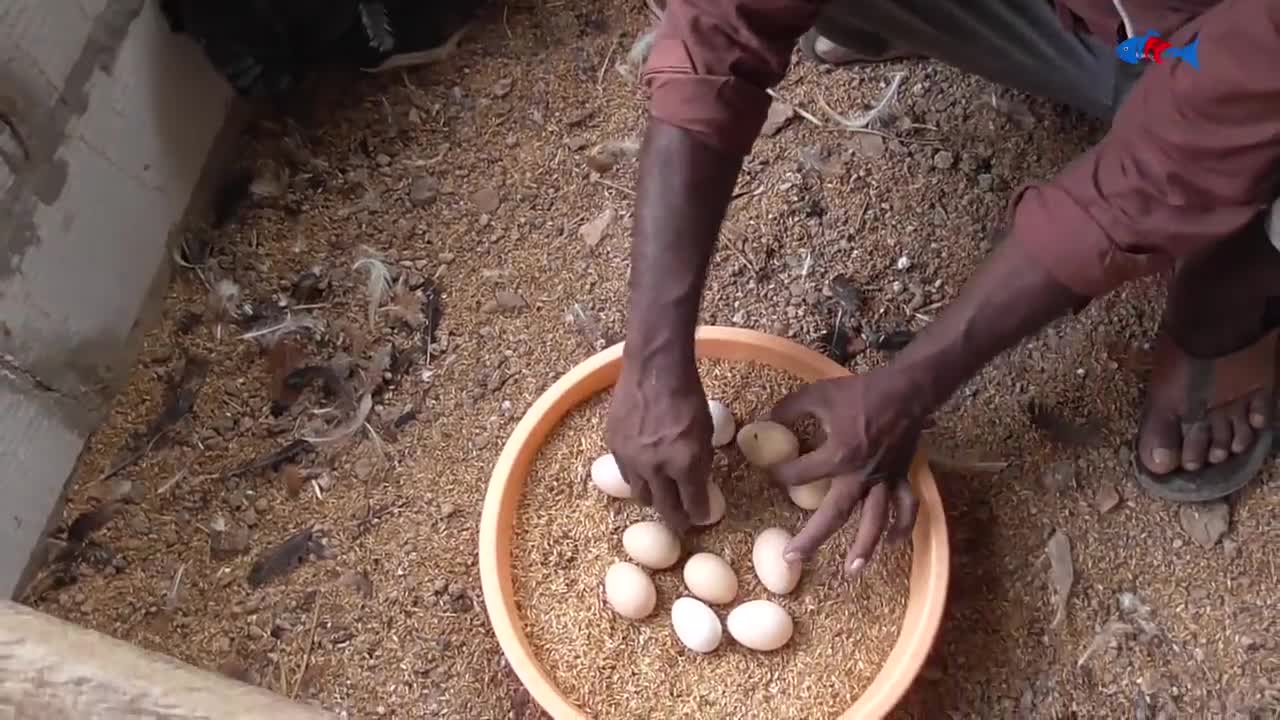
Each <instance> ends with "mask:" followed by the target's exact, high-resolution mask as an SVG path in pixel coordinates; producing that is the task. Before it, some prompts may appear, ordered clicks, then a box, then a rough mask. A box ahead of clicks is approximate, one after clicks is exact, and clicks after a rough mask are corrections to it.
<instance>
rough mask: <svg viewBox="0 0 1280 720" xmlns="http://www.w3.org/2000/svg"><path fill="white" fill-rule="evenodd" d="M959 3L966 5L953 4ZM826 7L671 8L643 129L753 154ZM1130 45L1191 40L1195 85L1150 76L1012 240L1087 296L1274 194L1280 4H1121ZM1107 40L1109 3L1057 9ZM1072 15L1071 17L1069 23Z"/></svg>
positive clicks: (1189, 248)
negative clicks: (804, 38)
mask: <svg viewBox="0 0 1280 720" xmlns="http://www.w3.org/2000/svg"><path fill="white" fill-rule="evenodd" d="M957 1H963V0H957ZM824 4H825V2H823V0H669V2H668V4H667V9H666V13H665V15H664V18H663V21H662V24H661V26H660V28H659V30H658V37H657V40H656V42H655V43H654V47H653V51H652V53H651V54H650V56H649V61H648V64H647V65H646V68H645V72H644V75H643V80H644V83H645V85H646V86H647V87H648V89H649V91H650V113H651V114H652V115H653V116H654V117H656V118H658V119H660V120H663V121H664V122H667V123H670V124H672V125H676V126H678V127H681V128H684V129H686V130H689V131H691V132H693V133H695V134H697V135H698V136H700V137H701V138H703V139H704V140H705V141H706V142H708V143H710V144H711V145H713V146H715V147H718V148H720V149H721V150H723V151H725V152H726V153H730V154H733V155H737V156H741V155H745V154H746V153H748V152H750V149H751V146H752V144H753V143H754V141H755V138H756V136H757V135H759V132H760V128H761V126H762V125H763V123H764V119H765V115H766V114H767V113H768V109H769V102H770V99H769V96H768V95H767V94H766V92H765V90H766V89H767V88H770V87H772V86H774V85H776V84H777V83H778V82H779V81H781V80H782V77H783V76H784V75H785V74H786V71H787V66H788V64H789V62H790V58H791V52H792V49H793V48H794V46H795V44H796V42H797V41H798V39H799V38H800V36H801V35H802V34H804V32H805V31H807V30H808V29H809V28H810V26H812V25H813V22H814V19H815V18H816V17H817V15H818V11H819V9H820V8H821V7H822V6H823V5H824ZM1123 4H1124V7H1125V10H1126V11H1127V12H1128V13H1129V15H1130V19H1131V20H1132V21H1133V24H1134V25H1135V27H1134V31H1135V32H1138V33H1142V32H1145V31H1146V30H1148V29H1153V28H1154V29H1158V30H1162V31H1165V33H1167V32H1169V31H1171V30H1174V29H1175V28H1176V29H1177V31H1176V32H1174V33H1173V34H1172V35H1171V36H1167V37H1168V39H1169V41H1170V42H1171V43H1173V45H1175V46H1180V45H1183V44H1185V43H1186V42H1188V41H1189V40H1190V39H1191V37H1192V36H1195V35H1198V36H1199V38H1200V46H1199V55H1200V61H1201V69H1199V70H1196V69H1194V68H1191V67H1187V66H1184V65H1183V64H1182V63H1176V62H1175V63H1167V64H1162V65H1152V66H1150V67H1148V68H1147V69H1146V71H1145V72H1144V73H1143V75H1142V78H1141V79H1140V80H1138V82H1137V83H1136V84H1135V85H1134V87H1133V89H1132V90H1131V91H1130V93H1129V95H1128V97H1127V98H1126V99H1125V101H1124V104H1123V105H1122V106H1121V108H1120V109H1119V111H1118V112H1117V114H1116V116H1115V118H1114V120H1113V122H1112V126H1111V129H1110V131H1109V132H1108V133H1107V135H1106V137H1104V138H1103V140H1102V141H1101V142H1100V143H1099V144H1098V145H1096V146H1094V147H1093V148H1091V149H1090V150H1089V151H1088V152H1086V153H1085V154H1084V155H1082V156H1080V157H1079V158H1077V159H1076V160H1075V161H1074V162H1072V163H1071V164H1070V165H1068V166H1067V167H1066V168H1064V169H1063V170H1062V171H1061V172H1060V173H1059V174H1058V176H1057V177H1056V178H1054V179H1053V180H1052V181H1051V182H1048V183H1041V184H1034V185H1030V186H1028V187H1026V188H1023V189H1022V190H1020V191H1019V192H1018V193H1017V194H1016V195H1015V197H1014V200H1013V204H1012V212H1013V218H1012V238H1013V240H1014V241H1015V242H1021V243H1024V244H1025V245H1026V247H1028V248H1029V249H1030V250H1031V252H1032V254H1033V255H1034V256H1035V257H1036V258H1037V259H1039V261H1040V262H1042V263H1043V264H1044V267H1045V268H1046V269H1047V270H1048V271H1049V272H1050V273H1051V274H1052V275H1053V276H1054V277H1055V278H1056V279H1057V280H1058V281H1059V282H1061V283H1063V284H1064V285H1066V286H1067V287H1069V288H1071V289H1072V290H1074V291H1076V292H1078V293H1081V294H1083V295H1086V296H1090V297H1093V296H1097V295H1101V294H1103V293H1105V292H1108V291H1109V290H1111V289H1113V288H1115V287H1116V286H1117V285H1120V284H1121V283H1123V282H1125V281H1127V280H1131V279H1133V278H1136V277H1139V276H1142V275H1146V274H1149V273H1152V272H1156V271H1158V270H1160V269H1161V268H1163V267H1167V266H1168V265H1169V264H1170V263H1171V262H1173V261H1174V260H1176V259H1177V258H1180V257H1185V256H1186V255H1187V254H1189V253H1192V252H1194V251H1196V250H1199V249H1202V248H1205V247H1208V246H1210V245H1212V244H1214V243H1216V242H1218V241H1220V240H1223V239H1224V238H1226V237H1228V236H1230V235H1231V234H1233V233H1234V232H1236V231H1237V230H1239V229H1240V228H1242V227H1243V226H1244V225H1245V224H1247V223H1248V222H1249V221H1250V220H1251V219H1253V218H1254V217H1255V216H1256V215H1257V214H1258V212H1259V211H1261V210H1262V209H1264V208H1265V207H1266V206H1267V205H1269V204H1270V203H1271V202H1272V201H1273V200H1274V199H1275V198H1276V195H1277V192H1278V190H1280V0H1221V2H1214V1H1213V0H1199V1H1197V0H1124V3H1123ZM1059 9H1060V11H1062V12H1060V14H1061V15H1062V17H1063V18H1064V21H1067V22H1069V23H1073V22H1079V23H1080V24H1081V26H1082V27H1083V28H1086V29H1087V30H1089V31H1091V32H1093V33H1095V34H1098V35H1100V36H1101V37H1104V38H1106V39H1107V41H1108V43H1110V42H1111V39H1112V38H1116V37H1117V33H1118V32H1119V31H1120V25H1121V22H1120V17H1119V15H1118V14H1117V13H1116V11H1115V9H1114V6H1113V5H1112V3H1111V0H1062V2H1061V3H1060V4H1059ZM1073 15H1074V17H1072V16H1073Z"/></svg>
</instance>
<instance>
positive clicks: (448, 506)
mask: <svg viewBox="0 0 1280 720" xmlns="http://www.w3.org/2000/svg"><path fill="white" fill-rule="evenodd" d="M456 512H458V508H457V507H455V506H454V505H453V503H440V517H445V518H447V517H450V516H451V515H453V514H454V513H456Z"/></svg>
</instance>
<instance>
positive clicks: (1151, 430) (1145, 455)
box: [1138, 412, 1182, 475]
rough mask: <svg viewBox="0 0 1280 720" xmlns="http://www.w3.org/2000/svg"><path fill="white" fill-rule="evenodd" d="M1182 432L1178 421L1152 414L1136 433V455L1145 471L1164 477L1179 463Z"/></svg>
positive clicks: (1157, 413)
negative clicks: (1138, 456)
mask: <svg viewBox="0 0 1280 720" xmlns="http://www.w3.org/2000/svg"><path fill="white" fill-rule="evenodd" d="M1181 447H1182V432H1181V431H1180V430H1179V429H1178V420H1177V418H1175V417H1172V416H1170V415H1166V414H1164V413H1159V412H1152V413H1150V414H1149V415H1148V416H1147V418H1146V420H1144V422H1143V425H1142V429H1141V430H1140V431H1139V433H1138V454H1139V455H1140V457H1141V459H1142V464H1143V465H1144V466H1146V468H1147V470H1149V471H1151V472H1153V473H1155V474H1157V475H1165V474H1168V473H1171V472H1173V471H1174V470H1176V469H1177V467H1178V463H1179V462H1181Z"/></svg>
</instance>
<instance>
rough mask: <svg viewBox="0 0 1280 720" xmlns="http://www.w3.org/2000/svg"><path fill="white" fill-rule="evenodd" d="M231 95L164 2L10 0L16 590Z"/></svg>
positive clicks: (7, 193) (153, 290)
mask: <svg viewBox="0 0 1280 720" xmlns="http://www.w3.org/2000/svg"><path fill="white" fill-rule="evenodd" d="M231 101H232V97H231V92H230V89H229V88H228V87H227V86H226V84H225V83H224V82H223V81H222V80H221V78H219V77H218V76H217V75H216V74H215V73H214V72H213V70H212V69H211V68H210V67H209V66H208V64H207V63H206V62H205V60H204V59H203V57H202V56H201V54H200V51H199V49H198V48H197V47H196V46H195V45H194V44H193V43H192V42H191V41H190V40H189V39H187V38H185V37H182V36H177V35H173V34H171V33H170V32H169V30H168V27H167V26H166V25H165V22H164V19H163V18H162V17H161V15H160V13H159V8H158V7H157V3H156V2H154V1H153V2H144V0H0V112H3V113H4V115H5V116H6V117H7V118H8V119H9V120H10V121H11V122H12V124H13V125H14V126H16V128H17V129H18V134H19V135H21V138H22V139H21V140H19V139H18V138H17V137H15V134H14V133H13V132H12V131H11V130H10V129H9V128H6V127H4V126H0V193H2V195H0V597H10V596H12V595H13V594H14V593H15V592H16V589H17V587H18V585H19V582H20V580H21V579H22V577H23V576H24V573H25V572H26V570H27V569H28V565H29V561H30V559H31V557H32V552H33V551H34V550H35V549H36V547H37V546H38V544H39V542H40V539H41V535H42V533H43V532H44V531H45V530H46V529H47V528H48V525H49V522H50V518H51V517H52V513H53V512H54V511H55V510H56V509H57V506H58V504H59V502H60V499H61V496H62V493H63V491H64V487H65V485H66V481H67V479H68V478H69V477H70V475H71V472H72V470H73V468H74V466H75V463H76V460H77V458H78V456H79V454H80V452H81V450H82V449H83V447H84V443H85V440H86V439H87V438H88V436H89V433H90V432H92V431H93V430H94V428H96V427H97V426H98V425H99V423H100V422H101V421H102V419H103V417H104V414H105V411H106V409H107V407H108V403H109V401H110V399H111V397H112V396H113V395H114V393H115V391H116V390H117V389H118V388H119V386H120V384H121V383H122V381H123V380H124V379H126V377H127V374H128V369H129V367H130V366H131V365H132V363H133V361H134V359H135V356H136V347H135V346H136V338H137V335H138V332H137V328H138V322H139V318H140V317H141V315H142V313H143V310H144V308H145V307H147V305H148V303H149V301H150V302H154V301H155V300H156V299H157V298H158V295H159V289H161V288H163V287H164V284H165V283H166V282H167V272H168V257H169V251H168V241H169V236H170V234H171V233H172V231H173V230H174V228H175V226H176V225H177V224H178V222H179V221H180V220H181V219H182V218H183V216H184V214H185V213H186V211H187V209H188V206H189V204H190V203H191V201H192V198H193V192H194V191H195V189H196V188H197V187H198V185H199V184H200V179H201V177H202V175H203V174H205V169H206V165H207V162H206V161H207V159H208V157H209V155H210V151H211V148H213V147H214V146H215V144H216V142H217V141H218V140H217V139H218V135H219V132H220V130H221V129H222V128H223V125H224V120H225V119H226V117H227V112H228V109H229V108H230V104H231ZM24 145H25V148H24ZM197 194H198V193H197Z"/></svg>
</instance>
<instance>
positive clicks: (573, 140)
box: [564, 135, 591, 152]
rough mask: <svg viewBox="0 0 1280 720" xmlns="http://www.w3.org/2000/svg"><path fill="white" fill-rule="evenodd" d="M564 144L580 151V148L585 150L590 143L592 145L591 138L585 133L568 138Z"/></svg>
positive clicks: (575, 150)
mask: <svg viewBox="0 0 1280 720" xmlns="http://www.w3.org/2000/svg"><path fill="white" fill-rule="evenodd" d="M564 144H565V145H567V146H568V147H569V149H570V150H572V151H574V152H578V151H579V150H585V149H586V148H587V147H588V146H589V145H591V138H588V137H587V136H585V135H574V136H572V137H570V138H569V139H568V140H565V141H564Z"/></svg>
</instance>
